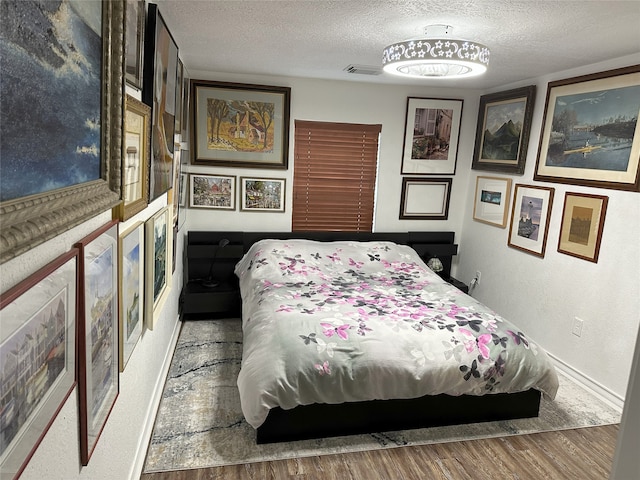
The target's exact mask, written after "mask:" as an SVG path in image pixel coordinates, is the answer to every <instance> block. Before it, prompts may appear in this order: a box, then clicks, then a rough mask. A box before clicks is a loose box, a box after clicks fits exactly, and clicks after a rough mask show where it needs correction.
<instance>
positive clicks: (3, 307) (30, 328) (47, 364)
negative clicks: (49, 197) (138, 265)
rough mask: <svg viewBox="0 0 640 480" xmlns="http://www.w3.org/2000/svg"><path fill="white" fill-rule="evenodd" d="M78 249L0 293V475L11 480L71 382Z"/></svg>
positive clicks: (73, 382) (72, 385) (73, 375)
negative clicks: (0, 397)
mask: <svg viewBox="0 0 640 480" xmlns="http://www.w3.org/2000/svg"><path fill="white" fill-rule="evenodd" d="M77 269H78V249H76V248H73V249H71V250H70V251H69V252H67V253H65V254H64V255H61V256H60V257H58V258H57V259H56V260H54V261H53V262H51V263H49V264H48V265H46V266H45V267H43V268H41V269H40V270H38V271H37V272H36V273H34V274H33V275H31V276H29V277H28V278H27V279H25V280H24V281H22V282H20V283H19V284H18V285H16V286H15V287H13V288H11V289H9V290H7V291H6V292H5V293H3V294H2V295H0V358H1V359H2V363H1V365H2V368H0V380H1V381H2V388H1V389H0V392H1V393H2V405H1V406H2V409H1V417H0V418H1V419H2V435H1V436H0V452H1V454H0V477H2V478H6V479H17V478H18V477H19V476H20V474H21V473H22V471H23V470H24V468H25V467H26V466H27V463H28V462H29V460H30V459H31V456H32V455H33V453H34V452H35V451H36V449H37V448H38V445H39V444H40V442H41V441H42V439H43V438H44V436H45V435H46V433H47V431H48V430H49V427H50V426H51V425H52V424H53V422H54V420H55V418H56V416H57V415H58V412H59V411H60V409H61V408H62V406H63V405H64V403H65V402H66V400H67V398H68V397H69V395H70V394H71V392H72V391H73V390H74V388H75V386H76V366H77V365H76V318H77V313H78V312H77V301H76V300H77V288H78V271H77Z"/></svg>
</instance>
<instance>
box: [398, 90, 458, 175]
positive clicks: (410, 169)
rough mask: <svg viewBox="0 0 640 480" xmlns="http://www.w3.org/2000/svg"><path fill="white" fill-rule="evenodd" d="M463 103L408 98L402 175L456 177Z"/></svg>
mask: <svg viewBox="0 0 640 480" xmlns="http://www.w3.org/2000/svg"><path fill="white" fill-rule="evenodd" d="M462 103H463V101H462V100H444V99H437V98H416V97H408V98H407V117H406V120H405V130H404V148H403V152H402V170H401V173H402V174H413V175H453V174H455V173H456V158H457V156H458V138H459V135H460V119H461V117H462Z"/></svg>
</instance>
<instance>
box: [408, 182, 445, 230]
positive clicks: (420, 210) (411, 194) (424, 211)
mask: <svg viewBox="0 0 640 480" xmlns="http://www.w3.org/2000/svg"><path fill="white" fill-rule="evenodd" d="M451 183H452V179H451V178H433V179H426V178H411V177H404V178H403V179H402V197H401V200H400V219H401V220H402V219H404V220H446V219H447V218H448V216H449V200H450V198H451Z"/></svg>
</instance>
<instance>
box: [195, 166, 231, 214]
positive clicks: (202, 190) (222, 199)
mask: <svg viewBox="0 0 640 480" xmlns="http://www.w3.org/2000/svg"><path fill="white" fill-rule="evenodd" d="M189 178H190V181H189V187H190V188H189V207H191V208H216V209H220V210H235V209H236V177H235V176H233V175H204V174H194V173H192V174H190V175H189Z"/></svg>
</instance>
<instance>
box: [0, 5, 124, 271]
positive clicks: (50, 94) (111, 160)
mask: <svg viewBox="0 0 640 480" xmlns="http://www.w3.org/2000/svg"><path fill="white" fill-rule="evenodd" d="M16 5H17V6H19V7H20V8H35V7H36V6H37V5H36V4H35V3H33V2H17V4H16ZM95 5H101V6H100V7H98V8H102V25H101V33H102V39H101V41H100V39H96V42H87V43H88V44H89V43H91V44H92V45H96V44H97V45H102V47H101V48H102V50H101V55H98V56H100V57H101V65H96V66H95V71H96V72H101V73H100V74H99V76H98V78H97V79H95V80H94V81H93V82H92V83H91V84H87V83H86V82H85V81H82V82H80V81H77V82H74V81H69V80H68V79H60V80H59V84H60V85H59V87H60V89H59V90H58V93H57V94H54V83H58V82H54V83H52V82H50V81H44V80H43V81H41V82H37V83H38V84H39V85H41V88H42V92H41V93H42V98H43V99H44V98H47V99H48V102H60V104H59V105H58V104H54V105H51V104H48V103H46V102H44V100H43V101H42V103H40V107H41V108H44V109H45V111H46V115H39V114H38V113H37V112H36V111H34V108H35V107H36V106H37V105H36V104H38V102H34V101H33V99H32V98H28V97H25V96H24V95H23V94H20V93H17V94H14V93H15V92H16V91H21V89H22V88H23V85H20V83H16V84H13V86H12V84H11V83H10V82H9V81H8V80H6V79H8V78H9V76H10V75H9V73H10V72H11V71H12V69H13V68H14V65H17V63H18V62H19V60H18V59H14V58H12V57H7V58H3V71H4V78H5V80H3V82H2V91H1V92H0V98H1V99H2V100H1V101H2V111H3V112H6V115H5V114H4V113H3V119H2V122H0V136H2V138H3V139H7V138H13V139H14V141H12V142H5V141H4V140H3V142H2V143H1V144H0V157H2V162H0V224H2V229H0V263H4V262H6V261H7V260H9V259H11V258H14V257H16V256H18V255H20V254H22V253H24V252H26V251H28V250H30V249H31V248H33V247H35V246H36V245H39V244H41V243H42V242H44V241H46V240H49V239H51V238H53V237H55V236H57V235H59V234H61V233H63V232H65V231H67V230H69V229H70V228H72V227H74V226H76V225H79V224H80V223H82V222H84V221H86V220H87V219H89V218H92V217H94V216H96V215H97V214H98V213H100V212H104V211H105V210H108V209H110V208H112V207H114V206H115V205H117V204H118V202H119V201H120V197H121V185H120V182H121V177H120V163H121V152H122V138H121V137H122V136H121V133H122V115H123V111H122V102H123V89H124V85H123V83H124V82H123V81H122V72H123V70H124V46H123V44H124V0H114V1H109V2H100V3H98V4H95ZM15 12H16V13H17V14H19V10H16V11H15ZM27 14H28V12H27ZM98 16H99V15H98ZM7 24H12V21H11V20H10V19H7ZM13 24H15V25H16V26H21V25H24V22H23V21H19V20H17V19H16V21H15V22H13ZM30 28H33V29H34V31H33V34H32V35H31V36H29V37H27V38H40V34H42V35H45V34H46V31H47V29H48V28H49V26H47V25H45V24H37V25H35V24H34V25H32V26H30ZM38 29H40V30H38ZM83 31H84V30H83ZM86 31H90V29H86ZM21 38H25V36H21ZM4 41H5V40H3V42H4ZM62 44H64V45H66V46H67V47H69V48H80V47H79V46H77V45H68V43H67V42H66V41H63V42H62ZM20 50H21V47H17V49H15V51H20ZM26 50H30V48H29V46H28V45H27V48H26ZM83 53H85V52H84V51H83ZM33 64H34V65H36V64H37V65H40V64H39V63H38V61H37V60H35V57H34V62H33ZM38 68H39V70H38V72H39V74H40V75H42V74H44V73H43V72H46V71H47V68H48V67H38ZM32 75H33V76H34V77H36V75H37V73H36V72H35V71H34V72H32ZM17 78H20V77H19V76H18V77H17ZM64 85H67V86H68V87H69V89H70V90H68V91H65V90H64ZM105 87H106V88H105ZM12 89H13V90H12ZM101 92H102V93H101ZM81 93H82V94H83V95H86V97H87V98H92V99H93V98H97V99H100V100H99V101H98V102H99V103H98V105H97V106H96V107H95V108H93V110H94V113H95V115H94V117H95V119H96V122H89V123H86V121H87V118H90V117H91V115H87V114H86V113H84V114H83V113H82V112H81V110H80V109H79V108H78V103H77V102H78V97H79V95H80V94H81ZM34 94H35V93H34ZM69 98H74V102H73V103H69V102H68V101H67V100H68V99H69ZM9 102H17V103H9ZM25 109H26V110H28V111H30V112H32V114H33V115H29V116H25V115H23V114H22V113H20V112H22V111H25ZM56 112H57V113H56ZM52 114H59V115H62V116H63V117H64V119H61V120H60V122H59V125H60V126H61V129H62V130H54V129H53V128H52V125H53V124H54V123H55V124H58V123H57V122H52V121H51V115H52ZM68 114H69V115H73V114H76V115H79V116H78V118H77V119H76V121H77V125H76V124H71V123H69V118H68V117H67V115H68ZM34 118H41V119H43V121H46V125H43V126H42V127H39V126H36V125H34V123H33V119H34ZM98 119H99V120H100V122H99V125H100V126H99V129H98V130H97V131H96V132H99V133H98V134H97V136H96V139H95V144H96V148H97V150H96V148H94V147H93V143H94V142H92V143H90V144H87V143H86V142H78V143H76V142H75V141H67V142H63V143H64V144H65V145H67V146H68V147H69V149H70V150H68V151H67V150H64V149H62V150H56V149H52V148H51V143H50V142H49V140H50V139H52V138H53V139H55V142H54V143H55V144H58V142H60V140H61V135H62V132H65V134H68V135H75V134H76V133H77V132H85V133H86V132H87V129H88V130H91V131H93V128H94V127H96V126H97V120H98ZM25 122H28V123H25ZM34 129H35V130H36V131H38V132H39V133H38V135H32V134H31V133H30V132H33V131H34ZM45 133H46V134H45ZM11 145H13V146H15V147H17V150H15V151H14V152H13V153H12V152H11V151H9V150H8V149H9V147H10V146H11ZM25 145H28V146H29V148H30V149H39V150H40V151H41V153H42V161H43V162H45V163H46V164H47V165H48V166H47V168H43V167H39V166H37V165H34V164H33V163H28V162H27V163H25V162H24V159H25V158H26V156H25V155H24V151H23V149H24V148H25ZM79 146H82V147H83V148H79V149H76V147H79ZM84 147H86V148H84ZM54 154H55V158H54ZM96 155H97V157H98V160H99V161H98V162H96V163H95V167H94V168H93V169H92V173H91V174H90V175H89V176H88V178H86V177H82V178H79V179H78V181H77V182H76V183H70V184H68V185H67V186H65V187H62V186H61V187H60V188H51V187H50V186H51V182H50V181H49V180H50V179H51V178H50V177H51V170H50V165H52V164H64V165H67V166H69V165H70V163H71V159H72V158H76V157H79V158H78V161H79V162H80V163H82V162H83V161H84V162H85V163H86V161H87V160H86V158H93V157H94V156H96ZM9 169H11V170H13V171H15V172H16V175H17V176H18V177H14V176H13V175H8V174H7V173H6V172H7V171H8V170H9ZM65 171H68V168H66V169H65ZM40 172H43V173H44V174H45V175H47V177H48V181H46V182H40V181H37V179H35V180H36V181H33V180H34V178H35V177H34V175H35V173H40ZM16 178H26V179H29V181H30V182H32V181H33V182H32V183H33V184H36V185H39V186H40V187H42V186H43V185H45V184H46V187H45V188H46V189H47V190H46V191H40V192H31V191H28V190H27V189H26V188H25V189H23V188H22V187H19V193H18V195H17V196H16V195H11V194H9V193H8V192H5V190H6V186H7V185H10V186H11V188H14V187H15V186H17V185H19V184H20V183H22V181H21V182H18V183H16V182H15V181H14V180H15V179H16Z"/></svg>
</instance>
